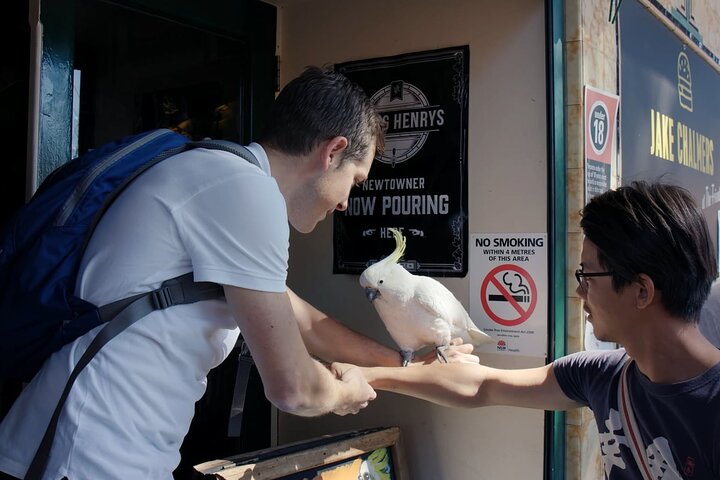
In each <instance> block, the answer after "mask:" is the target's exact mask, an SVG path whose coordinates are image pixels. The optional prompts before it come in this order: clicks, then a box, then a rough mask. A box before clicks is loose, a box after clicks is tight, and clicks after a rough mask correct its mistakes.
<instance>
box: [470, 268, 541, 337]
mask: <svg viewBox="0 0 720 480" xmlns="http://www.w3.org/2000/svg"><path fill="white" fill-rule="evenodd" d="M501 272H504V273H503V275H502V276H501V278H500V279H498V278H496V275H498V274H499V273H501ZM508 277H510V281H508ZM490 285H492V286H493V287H494V288H495V289H496V290H497V291H498V293H497V294H491V293H489V292H488V287H489V286H490ZM480 301H481V302H482V306H483V309H484V310H485V313H487V314H488V316H489V317H490V318H491V319H492V320H494V321H495V322H497V323H499V324H500V325H505V326H506V327H513V326H515V325H520V324H521V323H523V322H524V321H526V320H527V319H528V318H530V315H532V313H533V311H534V310H535V305H537V287H536V286H535V281H534V280H533V279H532V277H531V276H530V274H529V273H528V272H527V271H525V270H524V269H522V268H520V267H518V266H517V265H512V264H506V265H499V266H497V267H495V268H493V269H492V270H490V272H488V274H487V275H486V276H485V279H484V280H483V282H482V285H481V286H480ZM491 301H492V302H495V303H494V304H493V305H498V306H499V305H501V304H502V305H510V309H509V310H510V313H511V314H510V315H506V316H507V317H509V318H503V317H501V316H500V313H499V312H496V311H495V310H493V308H492V307H493V306H492V305H490V302H491ZM521 303H526V304H528V305H527V308H525V307H524V306H523V305H521ZM496 309H497V310H500V308H497V307H496ZM504 313H507V312H504ZM515 314H517V315H515Z"/></svg>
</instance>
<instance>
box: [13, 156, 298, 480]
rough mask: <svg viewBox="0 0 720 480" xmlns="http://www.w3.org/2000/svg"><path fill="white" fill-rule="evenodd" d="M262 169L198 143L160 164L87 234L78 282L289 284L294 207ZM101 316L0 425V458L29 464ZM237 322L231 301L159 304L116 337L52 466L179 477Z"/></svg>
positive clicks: (62, 470)
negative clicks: (199, 404)
mask: <svg viewBox="0 0 720 480" xmlns="http://www.w3.org/2000/svg"><path fill="white" fill-rule="evenodd" d="M249 148H250V149H251V151H252V152H253V153H254V154H255V155H256V156H257V157H258V159H259V160H260V163H261V165H262V170H260V169H258V168H257V167H256V166H254V165H252V164H250V163H249V162H247V161H246V160H243V159H239V158H238V157H236V156H235V155H233V154H230V153H227V152H222V151H215V150H212V151H211V150H205V149H195V150H191V151H188V152H185V153H182V154H179V155H176V156H174V157H171V158H169V159H167V160H165V161H163V162H161V163H159V164H158V165H156V166H154V167H152V168H151V169H150V170H148V171H147V172H145V173H144V174H143V175H142V176H141V177H139V178H138V179H137V180H135V181H134V182H133V183H132V184H131V185H130V186H129V187H128V189H127V191H126V192H124V193H123V194H122V195H121V196H120V197H119V198H118V199H117V200H116V202H115V203H114V204H113V205H112V207H111V208H110V209H109V210H108V212H107V213H106V214H105V216H104V217H103V219H102V221H101V222H100V223H99V225H98V227H97V229H96V231H95V233H94V234H93V237H92V240H91V241H90V244H89V245H88V249H87V251H86V254H85V257H84V259H83V263H82V266H81V270H80V271H81V275H80V277H79V281H78V285H77V289H76V293H78V294H79V296H80V297H82V298H84V299H86V300H89V301H91V302H93V303H95V304H97V305H103V304H106V303H109V302H112V301H114V300H117V299H120V298H124V297H127V296H130V295H133V294H136V293H141V292H144V291H148V290H152V289H154V288H157V287H158V286H159V285H160V284H161V283H162V282H163V281H164V280H167V279H169V278H173V277H176V276H178V275H181V274H183V273H187V272H189V271H191V270H192V271H193V272H194V275H195V280H196V281H210V282H215V283H220V284H227V285H234V286H238V287H243V288H249V289H253V290H261V291H269V292H283V291H285V289H286V287H285V280H286V276H287V257H288V242H289V227H288V222H287V210H286V205H285V201H284V198H283V196H282V195H281V193H280V191H279V189H278V186H277V183H276V182H275V180H274V179H273V178H272V177H271V176H270V166H269V163H268V160H267V156H266V154H265V152H264V151H263V149H262V147H260V145H257V144H251V145H250V147H249ZM101 328H102V326H100V327H97V328H96V329H94V330H93V331H91V332H88V333H87V334H86V335H84V336H82V337H80V338H79V339H77V340H76V341H75V342H73V343H71V344H68V345H66V346H65V347H64V348H62V349H61V350H60V351H58V352H56V353H55V354H54V355H53V356H52V357H51V358H50V359H49V360H48V361H47V362H46V363H45V365H44V366H43V368H42V370H41V371H40V372H39V373H38V374H37V375H36V377H35V378H34V379H33V381H32V382H31V383H30V384H29V385H28V387H27V388H26V389H25V390H23V392H22V394H21V396H20V398H19V399H18V400H17V401H16V402H15V404H14V405H13V407H12V409H11V411H10V412H9V414H8V415H7V417H6V418H5V420H4V421H3V423H2V424H1V425H0V471H5V472H7V473H9V474H11V475H14V476H17V477H23V476H24V474H25V472H26V470H27V467H28V465H29V463H30V461H31V460H32V457H33V455H34V453H35V451H36V449H37V446H38V444H39V443H40V439H41V438H42V435H43V434H44V432H45V428H46V426H47V424H48V422H49V419H50V416H51V415H52V412H53V410H54V408H55V405H56V403H57V400H58V398H59V396H60V393H61V392H62V389H63V388H64V386H65V381H66V379H67V377H68V376H69V374H70V372H71V371H72V368H73V366H74V365H75V364H76V362H77V361H78V360H79V358H80V356H81V355H82V353H83V352H84V351H85V348H86V347H87V345H88V344H89V343H90V341H91V340H92V339H93V338H94V336H95V335H96V334H97V332H98V331H99V330H100V329H101ZM238 335H239V329H238V327H237V324H236V322H235V320H234V319H233V318H232V315H231V314H230V311H229V309H228V307H227V305H226V304H225V302H223V301H220V300H210V301H204V302H199V303H196V304H192V305H180V306H175V307H171V308H170V309H167V310H164V311H156V312H153V313H151V314H150V315H147V316H146V317H144V318H142V319H140V320H139V321H137V322H136V323H135V324H133V325H132V326H131V327H130V328H128V330H126V331H124V332H122V333H121V334H119V335H118V336H117V337H116V338H114V339H113V340H112V341H110V342H109V343H108V344H107V345H106V346H104V347H103V349H102V350H101V351H100V352H99V353H98V354H97V355H96V356H95V358H94V359H93V360H92V361H91V362H90V363H89V365H88V366H87V367H86V368H85V370H84V371H83V372H82V373H81V374H80V375H79V376H78V378H77V380H76V382H75V385H74V386H73V389H72V391H71V393H70V395H69V397H68V399H67V402H66V404H65V408H64V410H63V413H62V415H61V417H60V421H59V423H58V430H57V434H56V436H55V440H54V443H53V447H52V453H51V457H50V460H49V462H48V467H47V469H46V473H45V478H48V479H59V478H62V477H63V476H67V477H68V478H70V479H73V480H74V479H90V478H93V479H103V480H110V479H113V478H117V479H141V478H142V479H151V478H152V479H159V478H168V479H169V478H172V471H173V470H174V469H175V467H176V466H177V464H178V463H179V461H180V454H179V448H180V445H181V443H182V440H183V437H184V436H185V434H186V433H187V430H188V428H189V426H190V422H191V420H192V417H193V413H194V404H195V402H196V401H197V400H198V399H200V397H202V395H203V393H204V392H205V385H206V376H207V373H208V371H209V370H210V369H211V368H213V367H215V366H217V365H218V364H220V363H221V362H222V361H223V360H224V359H225V357H226V356H227V355H228V353H229V352H230V350H231V349H232V348H233V346H234V345H235V342H236V340H237V338H238Z"/></svg>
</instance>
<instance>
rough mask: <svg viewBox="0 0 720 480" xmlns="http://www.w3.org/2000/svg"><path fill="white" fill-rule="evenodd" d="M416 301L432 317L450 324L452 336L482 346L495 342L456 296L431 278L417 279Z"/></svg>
mask: <svg viewBox="0 0 720 480" xmlns="http://www.w3.org/2000/svg"><path fill="white" fill-rule="evenodd" d="M417 278H418V284H417V285H416V287H415V300H416V301H417V302H418V304H419V305H421V306H422V307H423V308H425V309H426V310H427V311H428V312H429V313H430V314H431V315H434V316H436V317H438V318H442V319H444V320H445V321H446V322H448V324H449V326H450V329H451V332H452V335H453V336H455V335H459V336H461V337H463V339H464V340H465V341H466V342H470V343H473V344H475V345H480V344H483V343H489V342H494V341H495V340H494V339H493V338H492V337H491V336H489V335H487V334H486V333H485V332H483V331H482V330H480V329H479V328H478V327H477V325H475V324H474V323H473V321H472V319H471V318H470V315H469V314H468V313H467V311H466V310H465V307H463V305H462V303H460V301H459V300H458V299H457V297H455V295H454V294H453V293H452V292H451V291H450V290H448V289H447V288H446V287H445V285H443V284H442V283H440V282H438V281H437V280H435V279H434V278H430V277H417Z"/></svg>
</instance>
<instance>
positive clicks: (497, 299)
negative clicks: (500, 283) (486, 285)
mask: <svg viewBox="0 0 720 480" xmlns="http://www.w3.org/2000/svg"><path fill="white" fill-rule="evenodd" d="M510 297H511V298H513V299H515V300H516V301H518V302H525V303H528V302H529V301H530V295H510ZM488 300H489V301H491V302H509V301H510V300H508V299H507V298H505V295H493V294H490V295H488Z"/></svg>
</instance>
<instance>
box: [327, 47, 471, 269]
mask: <svg viewBox="0 0 720 480" xmlns="http://www.w3.org/2000/svg"><path fill="white" fill-rule="evenodd" d="M336 69H337V70H338V71H339V72H341V73H343V74H344V75H346V76H347V77H348V78H349V79H350V80H352V81H354V82H356V83H357V84H359V85H360V86H361V87H362V88H363V89H364V90H365V92H366V93H367V94H368V96H369V97H370V98H371V101H372V102H373V104H374V105H375V107H376V108H377V110H378V111H379V112H380V115H381V116H382V117H383V119H384V120H385V122H386V123H387V132H386V135H385V151H384V153H382V154H381V155H378V156H377V157H375V161H374V162H373V166H372V168H371V170H370V176H369V178H368V180H367V181H366V182H364V183H363V184H362V185H360V186H359V187H357V188H354V189H353V191H352V192H351V194H350V198H349V200H348V208H347V210H345V211H344V212H336V213H335V216H334V235H333V241H334V247H335V248H334V264H333V272H334V273H361V272H362V271H363V270H365V268H367V267H368V266H369V265H371V264H372V263H374V262H376V261H378V260H380V259H382V258H383V257H385V256H387V255H388V254H389V253H390V252H392V250H393V242H392V238H393V237H392V234H391V233H390V232H389V231H388V228H390V227H394V228H397V229H399V230H401V231H402V233H403V234H404V235H405V236H406V238H407V250H406V253H405V257H404V259H403V261H402V262H401V263H402V264H403V266H404V267H405V268H407V269H408V270H409V271H411V272H413V273H419V274H427V275H435V276H457V277H460V276H464V275H465V274H466V273H467V253H466V252H467V242H468V234H467V201H468V197H467V118H468V93H467V90H468V81H469V73H468V72H469V48H468V47H467V46H462V47H453V48H446V49H441V50H433V51H428V52H419V53H412V54H407V55H399V56H394V57H385V58H377V59H372V60H361V61H356V62H348V63H343V64H338V65H336Z"/></svg>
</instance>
